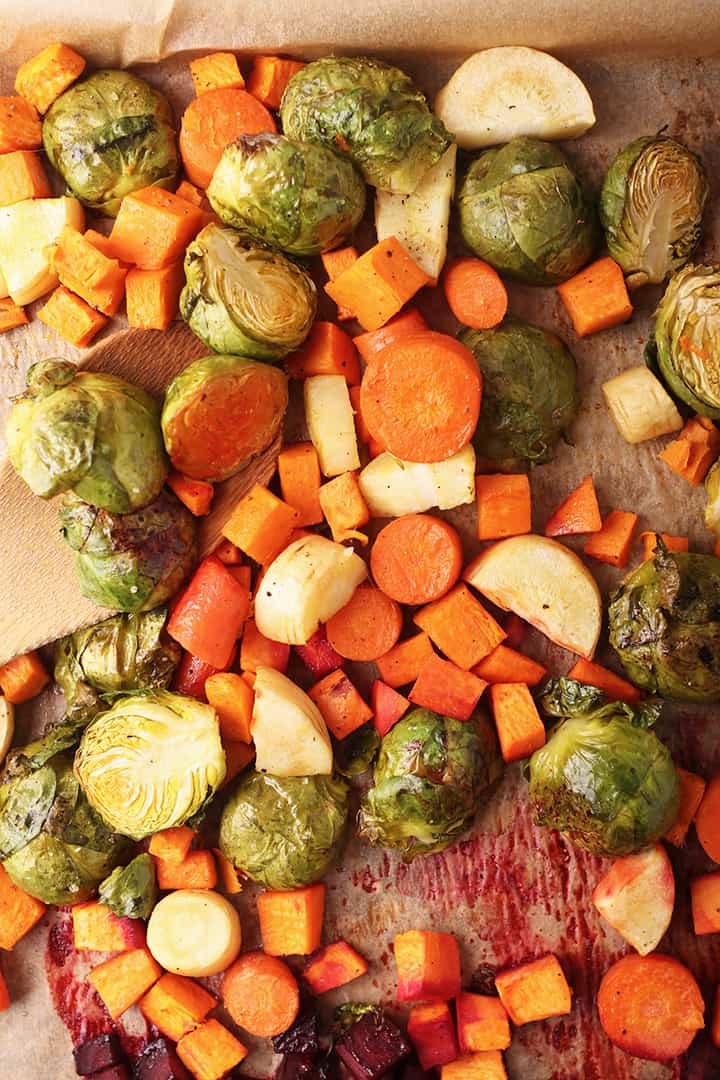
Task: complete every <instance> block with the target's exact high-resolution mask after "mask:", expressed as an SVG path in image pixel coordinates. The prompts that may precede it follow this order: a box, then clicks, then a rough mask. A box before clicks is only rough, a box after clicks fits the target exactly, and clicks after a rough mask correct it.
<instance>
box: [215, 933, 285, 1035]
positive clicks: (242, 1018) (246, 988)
mask: <svg viewBox="0 0 720 1080" xmlns="http://www.w3.org/2000/svg"><path fill="white" fill-rule="evenodd" d="M221 993H222V999H223V1003H224V1005H225V1008H226V1009H227V1011H228V1012H229V1014H230V1016H231V1017H232V1019H233V1020H234V1021H235V1023H236V1024H237V1025H238V1026H239V1027H241V1028H244V1030H245V1031H248V1032H249V1033H250V1034H251V1035H257V1036H258V1037H259V1038H272V1037H273V1036H274V1035H280V1034H281V1033H282V1032H283V1031H287V1029H288V1028H289V1027H290V1025H291V1024H292V1023H293V1021H294V1020H295V1017H296V1016H297V1014H298V1010H299V1008H300V993H299V991H298V984H297V980H296V979H295V976H294V975H293V973H292V971H291V970H290V968H289V967H288V966H287V964H286V963H285V962H284V961H283V960H280V958H279V957H277V956H268V955H267V953H264V952H259V951H258V952H250V953H245V954H244V955H243V956H241V957H239V958H238V959H237V960H236V961H235V963H234V964H233V965H232V967H230V968H228V970H227V971H226V972H225V976H224V978H223V981H222V990H221Z"/></svg>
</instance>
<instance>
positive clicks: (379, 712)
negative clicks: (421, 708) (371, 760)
mask: <svg viewBox="0 0 720 1080" xmlns="http://www.w3.org/2000/svg"><path fill="white" fill-rule="evenodd" d="M371 705H372V714H373V724H374V725H375V729H376V731H377V733H378V735H379V736H380V738H381V739H382V738H384V737H385V735H387V733H388V731H390V729H391V728H393V727H394V726H395V724H397V722H398V720H400V719H401V718H402V717H403V716H404V715H405V713H406V712H407V711H408V709H409V708H410V702H409V701H408V699H407V698H406V697H403V695H402V694H398V692H397V690H393V688H392V687H391V686H388V685H387V683H384V682H382V680H380V679H376V680H375V682H374V683H373V685H372V696H371Z"/></svg>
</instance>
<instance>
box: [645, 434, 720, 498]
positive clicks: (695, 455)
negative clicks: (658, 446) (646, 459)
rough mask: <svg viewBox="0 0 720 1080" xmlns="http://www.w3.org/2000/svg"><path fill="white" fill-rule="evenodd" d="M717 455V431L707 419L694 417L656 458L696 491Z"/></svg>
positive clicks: (718, 444)
mask: <svg viewBox="0 0 720 1080" xmlns="http://www.w3.org/2000/svg"><path fill="white" fill-rule="evenodd" d="M719 453H720V431H718V429H717V428H716V427H715V425H714V424H713V422H712V420H710V419H709V418H708V417H707V416H693V417H692V419H690V420H688V422H687V423H686V424H685V427H684V428H683V429H682V431H681V432H680V434H679V435H678V437H677V439H673V441H672V442H670V443H668V445H667V446H666V447H665V449H664V450H663V451H662V452H661V453H660V454H658V457H659V458H660V460H661V461H664V462H665V464H666V465H667V466H669V468H671V469H672V471H673V472H675V473H677V474H678V476H682V477H683V479H685V480H687V481H688V483H690V484H692V485H693V486H694V487H697V486H698V484H701V483H702V482H703V480H704V479H705V474H706V473H707V471H708V469H709V468H710V466H711V465H712V463H713V462H714V461H715V459H716V458H717V456H718V454H719Z"/></svg>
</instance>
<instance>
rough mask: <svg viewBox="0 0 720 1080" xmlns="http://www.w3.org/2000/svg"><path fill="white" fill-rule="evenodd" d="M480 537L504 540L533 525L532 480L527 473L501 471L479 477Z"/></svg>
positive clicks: (519, 534) (476, 483) (524, 531)
mask: <svg viewBox="0 0 720 1080" xmlns="http://www.w3.org/2000/svg"><path fill="white" fill-rule="evenodd" d="M475 491H476V492H477V507H478V540H502V539H503V538H504V537H506V536H521V535H522V534H523V533H529V532H530V531H531V529H532V507H531V503H530V481H529V480H528V478H527V476H526V474H525V473H517V474H515V475H511V476H508V475H506V474H502V473H498V474H495V475H487V474H486V475H481V476H477V477H476V478H475Z"/></svg>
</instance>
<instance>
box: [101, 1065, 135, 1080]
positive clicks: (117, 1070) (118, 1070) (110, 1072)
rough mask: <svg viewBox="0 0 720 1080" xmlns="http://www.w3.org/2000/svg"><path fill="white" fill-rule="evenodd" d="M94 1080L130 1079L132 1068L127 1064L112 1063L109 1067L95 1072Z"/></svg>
mask: <svg viewBox="0 0 720 1080" xmlns="http://www.w3.org/2000/svg"><path fill="white" fill-rule="evenodd" d="M92 1080H130V1070H129V1069H128V1067H127V1065H111V1066H110V1068H109V1069H103V1070H102V1072H99V1073H93V1078H92Z"/></svg>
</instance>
